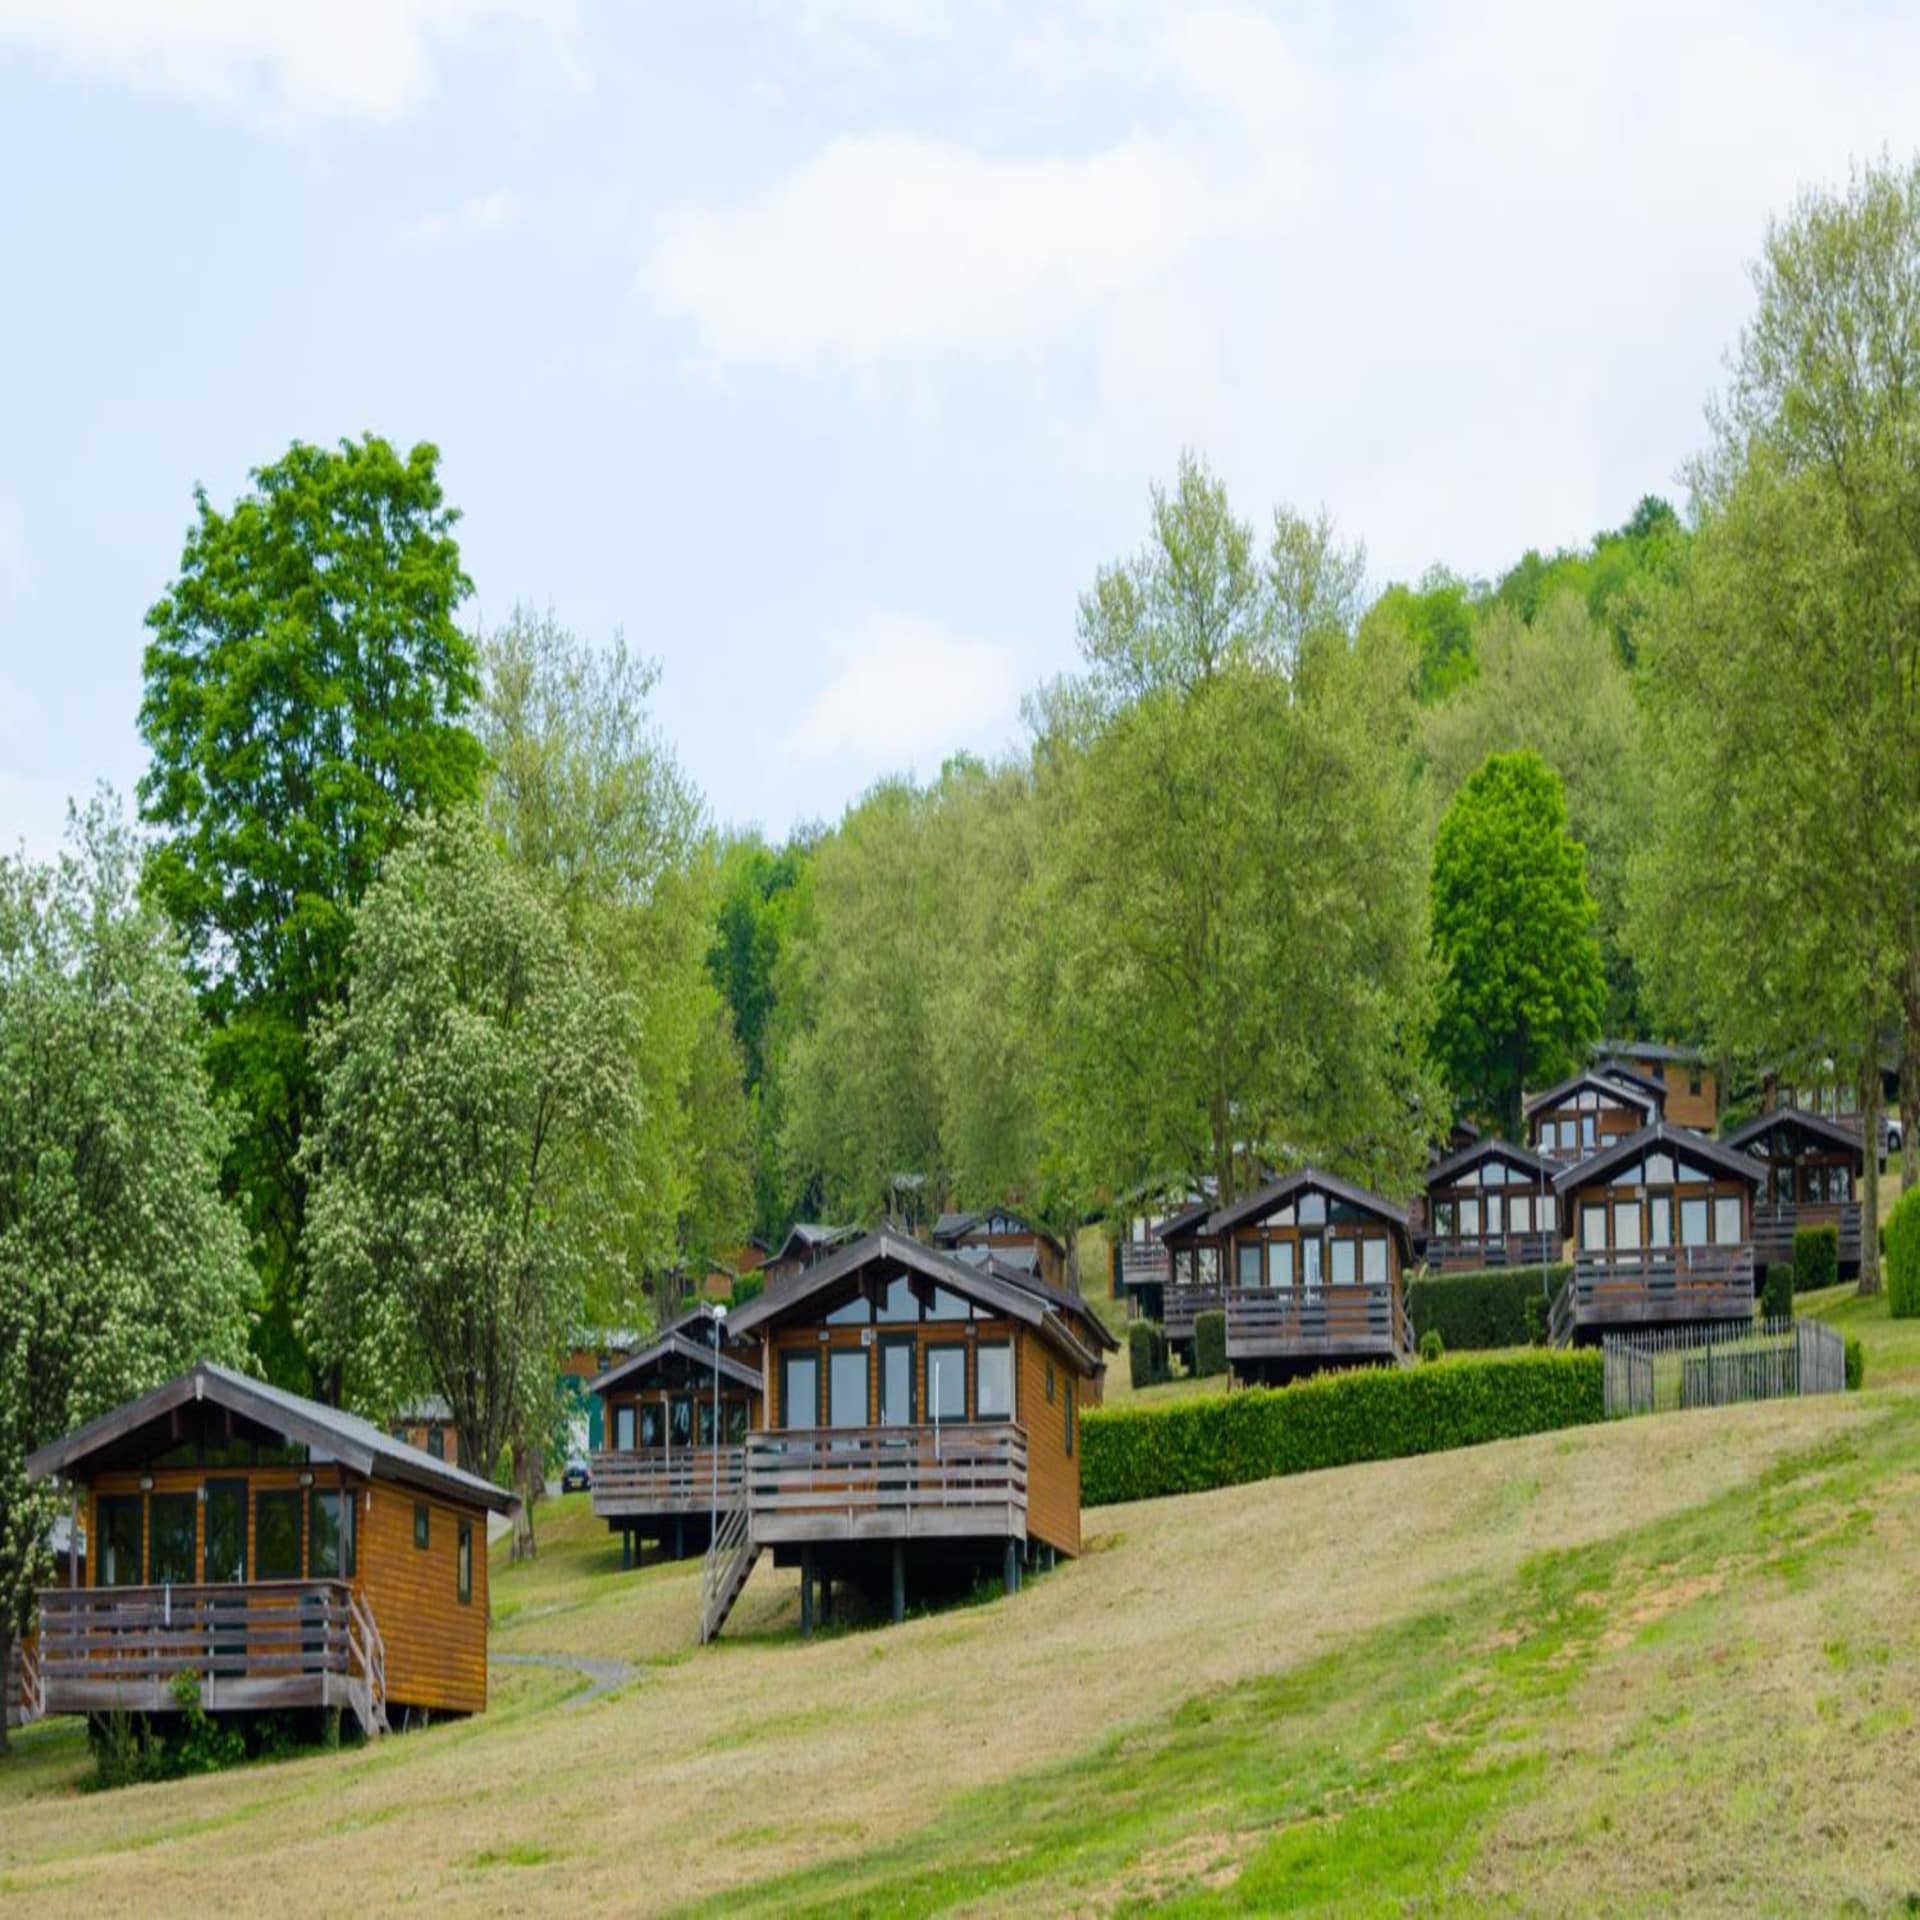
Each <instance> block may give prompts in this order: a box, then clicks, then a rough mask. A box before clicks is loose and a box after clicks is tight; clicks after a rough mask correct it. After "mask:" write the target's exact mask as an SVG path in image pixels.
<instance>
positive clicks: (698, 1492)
mask: <svg viewBox="0 0 1920 1920" xmlns="http://www.w3.org/2000/svg"><path fill="white" fill-rule="evenodd" d="M716 1464H717V1465H718V1467H719V1478H718V1496H719V1499H720V1501H721V1503H722V1504H723V1505H725V1504H728V1503H730V1502H732V1501H735V1500H737V1499H738V1498H739V1495H740V1476H741V1473H742V1471H743V1469H744V1465H745V1456H744V1454H743V1453H742V1451H741V1449H740V1448H739V1447H738V1446H727V1447H718V1448H716V1447H675V1448H674V1449H673V1450H672V1451H671V1452H669V1451H668V1450H667V1449H666V1448H665V1447H647V1448H644V1449H636V1448H631V1447H628V1448H618V1447H609V1448H603V1449H601V1450H600V1451H598V1452H596V1453H595V1454H594V1455H593V1459H592V1465H593V1492H594V1498H595V1500H596V1501H600V1500H606V1501H614V1500H618V1501H621V1502H623V1503H628V1504H639V1505H645V1504H647V1503H649V1502H652V1503H655V1504H657V1506H658V1507H659V1508H660V1509H661V1510H662V1511H667V1512H671V1511H672V1510H673V1509H674V1508H676V1507H686V1508H689V1509H691V1508H693V1507H697V1506H704V1505H705V1504H706V1503H707V1502H709V1501H710V1500H711V1499H713V1497H714V1495H715V1491H716V1483H715V1475H714V1468H715V1466H716Z"/></svg>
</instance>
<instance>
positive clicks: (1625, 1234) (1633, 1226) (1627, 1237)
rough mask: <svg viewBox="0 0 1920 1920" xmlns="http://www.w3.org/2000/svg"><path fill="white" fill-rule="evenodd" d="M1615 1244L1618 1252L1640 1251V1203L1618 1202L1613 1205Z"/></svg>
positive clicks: (1636, 1201) (1631, 1201)
mask: <svg viewBox="0 0 1920 1920" xmlns="http://www.w3.org/2000/svg"><path fill="white" fill-rule="evenodd" d="M1613 1244H1614V1249H1615V1251H1616V1252H1619V1253H1638V1252H1639V1251H1640V1202H1639V1201H1638V1200H1616V1201H1615V1202H1614V1203H1613Z"/></svg>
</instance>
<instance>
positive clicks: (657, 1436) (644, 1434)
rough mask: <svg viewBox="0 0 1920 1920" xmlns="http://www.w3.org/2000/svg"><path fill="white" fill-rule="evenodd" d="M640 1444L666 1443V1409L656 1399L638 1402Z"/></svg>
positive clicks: (661, 1445) (658, 1445) (663, 1444)
mask: <svg viewBox="0 0 1920 1920" xmlns="http://www.w3.org/2000/svg"><path fill="white" fill-rule="evenodd" d="M640 1444H641V1446H643V1447H664V1446H665V1445H666V1444H667V1410H666V1408H665V1407H663V1406H662V1405H661V1404H660V1402H659V1401H658V1400H643V1401H642V1402H641V1403H640Z"/></svg>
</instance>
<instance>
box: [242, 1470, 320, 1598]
mask: <svg viewBox="0 0 1920 1920" xmlns="http://www.w3.org/2000/svg"><path fill="white" fill-rule="evenodd" d="M269 1506H271V1507H272V1508H273V1509H274V1510H275V1511H276V1512H278V1511H281V1510H283V1509H285V1510H289V1511H291V1512H292V1514H293V1542H294V1545H293V1571H292V1572H291V1573H268V1572H267V1571H266V1569H265V1567H264V1566H263V1565H262V1561H263V1558H264V1555H263V1554H262V1551H261V1546H262V1542H263V1541H264V1540H265V1537H266V1531H267V1530H266V1528H265V1527H264V1526H262V1525H261V1515H262V1513H263V1512H264V1511H265V1510H266V1509H267V1508H268V1507H269ZM305 1507H306V1502H305V1501H304V1500H302V1499H301V1498H300V1489H299V1488H298V1487H256V1488H255V1489H254V1494H253V1577H254V1579H255V1580H256V1581H257V1582H260V1583H261V1584H264V1583H265V1582H267V1581H269V1580H304V1579H305V1578H306V1574H307V1516H306V1513H305V1510H304V1509H305Z"/></svg>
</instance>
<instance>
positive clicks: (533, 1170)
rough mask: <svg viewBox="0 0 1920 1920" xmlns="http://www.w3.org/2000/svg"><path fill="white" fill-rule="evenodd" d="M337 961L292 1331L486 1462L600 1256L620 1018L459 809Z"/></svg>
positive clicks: (624, 1008)
mask: <svg viewBox="0 0 1920 1920" xmlns="http://www.w3.org/2000/svg"><path fill="white" fill-rule="evenodd" d="M352 960H353V981H352V986H351V989H350V991H349V995H348V998H347V1000H346V1002H345V1004H344V1005H343V1006H342V1007H340V1008H339V1009H338V1010H336V1011H335V1012H334V1013H332V1014H330V1015H328V1016H327V1017H326V1018H325V1019H324V1020H323V1021H322V1022H321V1024H320V1027H319V1030H318V1032H317V1035H316V1040H315V1052H316V1060H317V1065H318V1068H319V1072H320V1082H321V1089H322V1103H321V1114H320V1125H319V1127H318V1128H317V1129H316V1131H315V1132H314V1133H312V1134H311V1135H310V1136H309V1138H308V1142H307V1146H306V1148H305V1168H306V1171H307V1172H308V1173H309V1174H310V1175H311V1176H312V1177H313V1179H314V1181H315V1186H314V1193H313V1200H312V1206H311V1217H310V1221H309V1228H308V1231H309V1236H310V1240H311V1262H312V1271H313V1283H312V1290H311V1293H310V1297H309V1300H308V1303H307V1313H306V1319H305V1322H304V1325H303V1329H302V1331H303V1332H304V1333H305V1335H306V1337H307V1339H308V1340H309V1342H310V1343H311V1344H312V1347H313V1350H314V1351H315V1353H316V1354H317V1355H318V1356H320V1357H321V1358H322V1359H323V1360H324V1361H326V1362H328V1363H330V1364H332V1365H335V1366H337V1367H339V1368H341V1369H342V1371H343V1373H344V1376H345V1379H346V1381H347V1385H348V1389H349V1393H350V1395H351V1397H352V1398H353V1399H354V1400H355V1401H356V1402H357V1403H359V1404H360V1405H361V1406H363V1407H364V1408H365V1409H366V1410H367V1411H368V1412H369V1413H371V1414H373V1415H375V1416H376V1417H385V1416H386V1415H388V1414H389V1413H390V1412H391V1411H392V1409H393V1408H394V1407H395V1406H397V1405H398V1404H400V1403H401V1402H402V1401H403V1400H404V1399H406V1398H407V1397H408V1396H409V1395H410V1394H412V1393H414V1392H416V1391H418V1390H419V1389H420V1388H421V1387H423V1386H425V1387H428V1388H431V1390H432V1391H434V1392H435V1393H437V1394H439V1395H440V1396H441V1397H442V1398H444V1399H445V1401H446V1402H447V1405H448V1408H449V1409H450V1411H451V1414H452V1418H453V1424H454V1427H455V1429H456V1431H457V1432H458V1434H459V1436H460V1457H461V1459H462V1461H464V1462H466V1463H468V1464H469V1465H471V1466H472V1467H473V1468H474V1470H475V1471H477V1472H481V1473H486V1472H489V1471H491V1470H492V1469H493V1467H494V1464H495V1463H496V1462H497V1461H498V1460H499V1459H500V1457H501V1453H502V1450H503V1449H504V1448H505V1447H506V1446H507V1445H508V1443H509V1441H510V1440H511V1439H512V1438H513V1436H514V1434H515V1433H516V1431H526V1430H534V1431H544V1428H545V1424H546V1419H547V1415H548V1412H549V1410H550V1407H551V1402H552V1395H553V1364H552V1363H553V1353H554V1350H555V1348H556V1347H557V1346H558V1344H559V1343H560V1341H561V1340H562V1339H563V1338H564V1337H565V1334H566V1331H567V1329H568V1328H569V1327H570V1326H571V1325H573V1324H574V1323H575V1321H576V1320H577V1318H578V1316H579V1314H580V1311H581V1306H582V1302H583V1301H584V1300H585V1298H586V1293H587V1288H588V1285H589V1282H590V1279H591V1277H592V1275H593V1274H594V1273H595V1272H596V1271H597V1270H598V1269H600V1268H601V1267H602V1266H604V1265H605V1264H606V1263H608V1262H609V1261H613V1260H617V1259H618V1257H619V1245H618V1242H619V1226H620V1221H619V1215H620V1196H619V1195H618V1193H617V1192H615V1191H612V1190H610V1186H609V1182H608V1180H607V1170H608V1169H609V1168H610V1167H613V1166H615V1165H617V1164H618V1155H617V1149H618V1146H619V1143H620V1142H621V1141H622V1140H623V1139H624V1138H625V1137H626V1136H627V1134H628V1132H629V1130H630V1129H631V1128H632V1126H633V1124H634V1119H635V1113H634V1109H635V1105H636V1097H635V1093H634V1089H633V1086H632V1084H631V1081H630V1078H629V1076H628V1073H627V1071H626V1063H627V1060H628V1059H629V1057H630V1048H631V1046H632V1044H633V1043H632V1039H631V1034H630V1031H629V1030H630V1028H631V1026H632V1024H633V1022H634V1019H635V1017H636V1008H635V1006H634V1003H633V999H632V996H631V995H630V994H628V993H625V992H623V991H621V990H620V989H619V988H618V987H617V986H615V985H614V984H613V983H611V982H610V981H608V980H607V979H605V978H604V977H603V976H602V975H601V974H600V973H599V972H598V970H597V969H596V968H595V966H594V964H593V962H592V960H591V958H590V956H589V955H588V954H587V953H586V952H585V951H584V950H583V949H582V948H580V947H579V946H578V945H577V944H576V943H574V942H573V941H571V940H570V939H569V938H568V935H567V930H566V926H565V923H564V921H563V920H562V918H561V916H560V914H559V912H558V910H557V909H556V908H555V907H554V906H553V904H552V903H551V902H550V901H549V900H548V899H547V898H546V897H545V896H544V895H543V893H542V891H541V889H540V888H539V887H538V886H537V885H535V884H534V882H533V881H532V880H531V879H530V878H529V877H528V876H527V875H526V874H525V873H524V872H523V871H522V870H520V869H519V868H518V867H517V866H515V865H514V863H513V862H512V861H510V860H509V859H508V858H507V857H506V856H505V855H503V854H502V853H501V851H500V849H499V847H498V844H497V843H496V841H495V840H494V838H493V836H492V835H491V834H490V833H489V832H488V830H487V827H486V825H485V823H484V822H483V821H482V819H481V818H480V816H479V813H478V811H477V810H476V809H473V808H462V809H457V810H455V811H453V812H451V813H447V814H441V815H436V816H434V817H432V818H431V819H429V820H426V821H424V822H421V823H417V825H416V828H415V831H414V832H413V834H412V835H411V837H410V839H409V841H408V843H407V844H406V845H404V846H402V847H401V848H400V849H399V850H398V851H397V852H395V853H394V854H392V855H391V856H389V858H388V861H387V864H386V867H385V869H384V870H383V872H382V874H381V877H380V879H379V880H378V881H377V882H376V883H375V885H374V886H373V887H372V888H371V889H370V890H369V892H368V894H367V897H366V898H365V900H364V901H363V902H362V903H361V907H360V911H359V914H358V915H357V917H356V923H355V929H354V940H353V952H352ZM526 1524H527V1525H528V1527H530V1526H531V1513H530V1510H529V1511H528V1514H527V1515H526ZM523 1544H524V1545H525V1546H527V1547H530V1546H531V1540H530V1538H528V1539H526V1540H524V1542H523Z"/></svg>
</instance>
